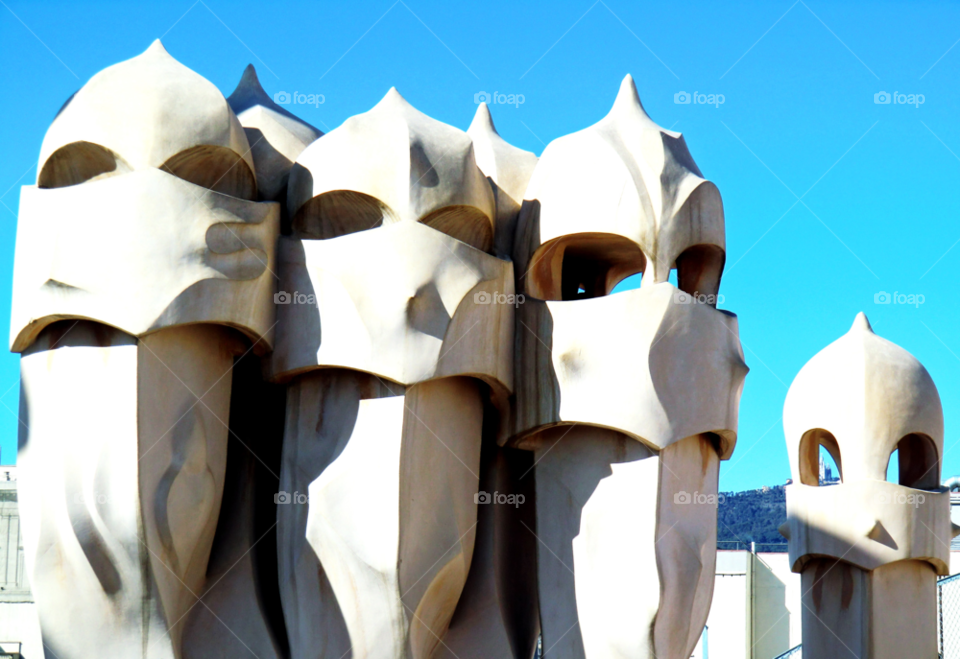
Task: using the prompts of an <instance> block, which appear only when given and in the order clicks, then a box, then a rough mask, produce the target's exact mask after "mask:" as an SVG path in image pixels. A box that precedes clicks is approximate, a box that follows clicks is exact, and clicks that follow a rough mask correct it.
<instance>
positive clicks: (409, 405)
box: [307, 378, 482, 659]
mask: <svg viewBox="0 0 960 659" xmlns="http://www.w3.org/2000/svg"><path fill="white" fill-rule="evenodd" d="M356 415H357V416H356V422H355V425H354V426H353V431H352V434H351V436H350V439H349V441H348V442H347V444H346V446H345V448H344V449H343V450H342V452H341V453H340V454H339V456H338V457H337V458H336V459H335V460H334V461H333V462H332V463H331V464H330V466H329V467H327V468H326V469H325V470H324V471H323V472H322V473H321V475H320V477H319V478H318V479H317V480H315V481H314V482H313V483H312V484H311V486H310V509H309V513H308V521H307V539H308V540H309V541H310V544H311V546H312V547H313V548H314V550H315V551H316V553H317V556H319V558H320V562H321V564H322V565H323V567H324V570H325V572H326V574H327V576H328V577H329V580H330V584H331V586H332V587H333V591H334V593H336V597H337V602H338V604H339V607H340V611H341V612H342V614H343V617H344V620H345V622H346V627H347V629H348V630H349V633H350V641H351V646H352V653H353V657H354V658H355V659H374V658H381V657H382V658H391V659H392V658H396V657H411V658H415V659H427V658H428V657H431V656H433V653H434V652H435V651H436V649H437V648H438V647H439V645H440V642H441V639H442V637H443V634H444V633H445V632H446V628H447V625H448V624H449V622H450V618H451V617H452V616H453V613H454V609H455V608H456V604H457V600H458V599H459V597H460V593H461V591H462V589H463V586H464V584H465V582H466V579H467V573H468V572H469V570H470V560H471V557H472V554H473V545H474V540H475V536H476V521H477V518H476V515H477V510H476V503H475V502H474V500H473V496H474V494H475V493H476V492H477V486H478V477H477V471H478V470H479V466H480V465H479V463H480V436H479V433H480V427H481V423H482V405H481V401H480V398H479V395H478V392H477V388H476V384H475V383H473V382H471V381H470V380H469V379H466V378H456V379H447V380H439V381H434V382H428V383H423V384H419V385H416V386H414V387H410V388H407V390H406V392H405V393H404V394H403V395H398V396H394V397H389V398H380V399H367V400H361V401H359V405H358V407H357V408H356ZM441 438H442V439H441ZM425 474H430V476H429V477H424V475H425ZM398 512H399V515H398Z"/></svg>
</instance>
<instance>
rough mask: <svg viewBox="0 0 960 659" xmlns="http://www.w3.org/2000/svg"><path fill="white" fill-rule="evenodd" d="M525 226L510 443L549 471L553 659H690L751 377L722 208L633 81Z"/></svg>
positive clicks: (547, 580) (557, 157)
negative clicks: (632, 283) (731, 305)
mask: <svg viewBox="0 0 960 659" xmlns="http://www.w3.org/2000/svg"><path fill="white" fill-rule="evenodd" d="M517 227H518V228H517V234H516V240H515V244H514V249H513V257H514V258H513V260H514V264H515V268H516V271H515V272H516V275H517V289H518V291H521V292H523V293H524V294H525V295H527V299H526V301H525V302H524V304H523V305H521V306H520V307H519V308H518V310H517V327H516V343H515V345H516V347H515V354H514V358H515V364H516V366H515V376H514V377H515V382H516V384H515V390H516V394H515V401H514V402H515V404H514V406H513V408H512V413H513V415H512V418H511V419H510V420H509V424H505V428H504V429H503V430H502V434H501V436H500V441H502V442H505V443H506V445H509V446H517V447H519V448H525V449H529V450H533V451H535V456H536V459H537V463H536V482H537V527H536V532H537V536H538V539H539V540H540V543H541V546H540V548H539V556H538V569H539V588H540V592H539V602H540V618H541V622H542V626H543V645H544V648H545V649H546V655H547V656H548V657H549V656H551V653H552V654H553V656H557V657H563V658H564V659H567V658H570V659H576V658H580V657H584V658H586V657H590V658H601V657H602V658H606V657H617V658H619V659H626V658H630V659H641V658H652V657H661V658H665V657H670V658H676V659H688V658H689V657H690V654H691V652H693V650H694V648H695V646H696V644H697V642H698V640H699V638H700V634H701V631H702V629H703V625H704V623H705V622H706V619H707V615H708V613H709V608H710V603H711V596H712V592H713V581H714V561H715V557H716V506H717V499H716V495H717V479H718V471H719V463H720V460H721V459H727V458H729V457H730V455H731V454H732V453H733V450H734V447H735V445H736V438H737V415H738V407H739V400H740V392H741V390H742V386H743V380H744V377H745V375H746V373H747V367H746V365H745V364H744V359H743V352H742V350H741V347H740V341H739V336H738V334H739V330H738V324H737V318H736V316H734V315H733V314H731V313H729V312H725V311H719V310H717V309H716V306H717V303H718V302H721V301H722V300H721V298H719V297H718V296H717V293H718V289H719V284H720V277H721V273H722V269H723V262H724V222H723V207H722V203H721V200H720V196H719V193H718V192H717V189H716V187H715V186H714V185H713V184H712V183H709V182H708V181H706V180H705V179H704V178H703V177H702V176H701V174H700V172H699V170H698V169H697V167H696V165H695V164H694V162H693V159H692V158H691V156H690V154H689V152H688V151H687V148H686V145H685V143H684V141H683V138H682V137H681V136H680V135H679V134H677V133H672V132H670V131H666V130H663V129H662V128H660V127H659V126H657V125H656V124H654V123H653V121H652V120H650V118H649V117H648V116H647V115H646V113H645V111H644V110H643V107H642V105H641V104H640V100H639V98H638V95H637V91H636V88H635V86H634V84H633V79H632V78H631V77H629V76H627V78H626V79H625V80H624V81H623V84H622V85H621V88H620V93H619V95H618V97H617V100H616V102H615V103H614V107H613V109H612V110H611V111H610V113H609V114H608V115H607V117H606V118H604V119H603V120H601V121H600V122H599V123H597V124H595V125H594V126H592V127H590V128H587V129H585V130H583V131H580V132H578V133H574V134H573V135H568V136H565V137H561V138H559V139H557V140H554V141H553V142H552V143H551V144H550V145H548V147H547V149H546V150H545V151H544V153H543V155H542V156H541V158H540V160H539V162H538V163H537V165H536V168H535V169H534V172H533V175H532V178H531V179H530V183H529V185H528V187H527V189H526V192H525V194H524V201H523V206H522V208H521V211H520V216H519V220H518V225H517ZM673 268H676V269H677V273H678V276H677V281H678V286H674V285H673V284H671V283H669V282H668V278H669V275H670V270H671V269H673ZM636 273H642V275H643V278H642V284H641V286H640V288H639V289H635V290H630V291H625V292H620V293H616V294H611V293H612V291H613V289H614V287H615V286H616V284H617V283H619V282H620V281H621V280H622V279H623V278H625V277H627V276H630V275H632V274H636ZM688 502H689V503H688Z"/></svg>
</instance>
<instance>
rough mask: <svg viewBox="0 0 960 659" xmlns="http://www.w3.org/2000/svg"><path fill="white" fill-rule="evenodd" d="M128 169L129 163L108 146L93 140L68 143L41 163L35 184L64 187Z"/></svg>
mask: <svg viewBox="0 0 960 659" xmlns="http://www.w3.org/2000/svg"><path fill="white" fill-rule="evenodd" d="M129 171H130V166H129V165H127V163H126V162H124V160H123V158H120V157H119V156H118V155H117V154H115V153H114V152H113V151H111V150H110V149H108V148H106V147H103V146H100V145H99V144H94V143H93V142H71V143H70V144H67V145H65V146H62V147H60V148H59V149H57V150H56V151H54V152H53V153H52V154H50V157H49V158H47V161H46V162H45V163H43V167H42V168H41V170H40V175H39V176H38V177H37V186H38V187H41V188H65V187H67V186H71V185H78V184H80V183H84V182H86V181H91V180H94V179H99V178H106V177H107V176H115V175H117V174H123V173H124V172H129Z"/></svg>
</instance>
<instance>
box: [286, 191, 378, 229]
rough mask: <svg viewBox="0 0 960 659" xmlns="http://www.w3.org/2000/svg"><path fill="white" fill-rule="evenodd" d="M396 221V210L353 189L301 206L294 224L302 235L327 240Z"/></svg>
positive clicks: (328, 194)
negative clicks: (393, 210) (394, 211)
mask: <svg viewBox="0 0 960 659" xmlns="http://www.w3.org/2000/svg"><path fill="white" fill-rule="evenodd" d="M393 222H396V218H395V217H394V214H393V212H392V211H391V210H390V209H389V208H388V207H387V205H386V204H384V203H382V202H381V201H380V200H379V199H377V198H376V197H371V196H370V195H366V194H363V193H362V192H354V191H353V190H333V191H331V192H325V193H323V194H321V195H317V196H316V197H314V198H313V199H311V200H310V201H308V202H307V203H305V204H304V205H303V206H301V207H300V208H299V209H298V210H297V212H296V213H295V214H294V216H293V220H292V222H291V227H292V229H293V233H294V235H297V236H299V237H300V238H304V239H307V240H326V239H328V238H337V237H338V236H345V235H347V234H350V233H357V232H358V231H366V230H367V229H375V228H377V227H379V226H382V225H384V224H392V223H393Z"/></svg>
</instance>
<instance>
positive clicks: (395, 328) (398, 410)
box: [270, 89, 513, 659]
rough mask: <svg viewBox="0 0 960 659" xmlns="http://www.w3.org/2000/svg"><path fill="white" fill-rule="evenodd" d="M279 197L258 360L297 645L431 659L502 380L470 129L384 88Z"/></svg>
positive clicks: (507, 376)
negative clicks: (269, 307) (285, 495)
mask: <svg viewBox="0 0 960 659" xmlns="http://www.w3.org/2000/svg"><path fill="white" fill-rule="evenodd" d="M287 203H288V208H289V211H290V217H291V218H292V235H291V236H289V237H283V238H281V239H280V247H279V254H280V257H279V260H280V276H281V280H280V288H281V291H280V292H279V293H278V294H277V295H278V299H277V301H278V305H279V306H278V309H279V314H278V334H277V347H276V350H275V351H274V353H273V355H272V358H271V360H270V369H271V373H272V377H273V378H274V379H276V380H278V381H284V382H288V383H289V384H288V397H287V421H286V429H285V439H284V463H283V471H282V473H281V489H282V490H283V491H285V492H299V493H306V492H308V491H309V509H307V507H306V506H298V505H297V503H298V502H293V505H291V506H283V505H282V506H281V507H280V512H279V518H278V519H279V527H278V530H279V534H280V547H279V550H280V570H281V575H280V576H281V592H282V593H283V595H284V611H285V614H287V613H286V612H287V611H288V610H289V611H290V614H287V618H288V629H289V633H290V638H291V647H292V648H294V649H297V648H304V649H305V648H306V647H308V646H316V645H317V644H321V643H323V644H330V642H331V641H330V639H331V638H332V637H333V635H334V634H337V635H339V637H340V638H341V639H342V642H338V643H340V644H337V645H334V646H333V647H331V651H336V652H335V653H333V654H330V655H329V656H331V657H332V658H333V659H337V658H338V657H339V656H341V655H342V654H343V652H344V651H345V650H347V649H350V648H352V652H353V656H354V657H357V658H359V657H369V658H374V657H378V658H379V657H383V658H384V659H387V658H393V657H411V658H414V659H427V657H430V656H432V654H433V653H434V652H435V651H436V649H437V648H438V647H440V643H441V639H442V637H443V635H444V633H445V631H446V628H447V625H448V624H449V622H450V619H451V617H452V616H453V613H454V610H455V608H456V605H457V601H458V600H459V598H460V593H461V591H462V589H463V587H464V584H465V582H466V579H467V574H468V572H469V570H470V563H471V559H472V555H473V546H474V541H475V536H476V522H477V501H476V498H475V497H476V495H477V493H478V491H479V470H480V447H481V431H482V427H483V417H484V405H485V401H490V402H493V403H495V404H498V405H500V406H501V407H505V406H506V398H507V396H508V395H509V393H510V391H511V390H512V386H513V375H512V366H513V364H512V361H511V348H512V345H513V306H512V305H508V304H503V303H501V300H500V298H501V297H504V298H511V299H512V298H513V271H512V268H511V264H510V263H509V262H507V261H504V260H501V259H498V258H496V257H494V256H491V255H490V254H488V253H486V252H487V251H489V250H491V248H492V246H493V244H494V237H495V231H494V229H495V219H496V212H495V203H494V198H493V193H492V191H491V188H490V185H489V183H488V182H487V180H486V178H485V177H484V175H483V173H482V172H481V171H480V169H479V168H478V167H477V165H476V161H475V158H474V151H473V143H472V141H471V139H470V137H469V136H468V135H467V134H466V133H464V132H462V131H460V130H457V129H456V128H453V127H451V126H447V125H445V124H442V123H440V122H439V121H436V120H434V119H431V118H429V117H427V116H426V115H424V114H423V113H421V112H419V111H417V110H416V109H414V108H413V107H412V106H411V105H410V104H409V103H407V101H405V100H404V99H403V97H401V96H400V94H399V93H398V92H397V91H396V90H395V89H391V90H390V91H389V92H388V93H387V95H386V96H385V97H384V99H383V100H382V101H381V102H380V103H378V104H377V106H376V107H374V108H373V109H372V110H370V111H369V112H366V113H364V114H361V115H358V116H355V117H351V118H350V119H348V120H347V121H346V122H345V123H344V124H343V125H342V126H340V127H339V128H336V129H334V130H332V131H330V132H329V133H328V134H326V135H325V136H324V137H323V138H322V139H320V140H318V141H316V142H314V143H313V144H312V145H311V146H309V147H307V148H306V149H305V150H304V152H303V153H302V154H300V157H299V159H298V160H297V164H296V166H295V167H294V169H293V171H292V172H291V174H290V182H289V192H288V200H287ZM318 561H319V564H318ZM318 568H322V569H318ZM334 598H335V599H334ZM292 618H295V620H292ZM344 632H345V633H346V635H347V636H348V637H349V638H348V639H346V638H345V637H344ZM343 643H346V645H345V647H341V645H343ZM304 651H305V650H304ZM297 656H307V655H306V654H303V653H300V654H298V655H297ZM322 656H324V657H326V656H328V655H326V654H324V655H322Z"/></svg>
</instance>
